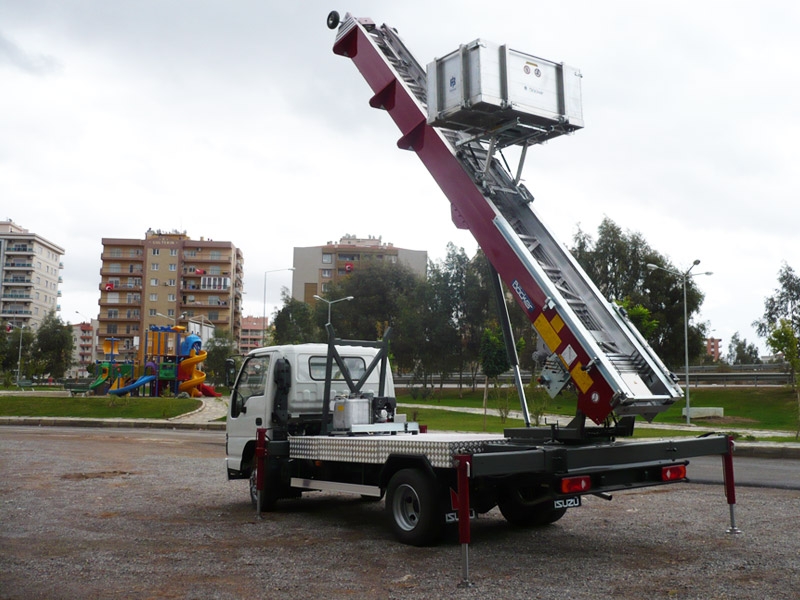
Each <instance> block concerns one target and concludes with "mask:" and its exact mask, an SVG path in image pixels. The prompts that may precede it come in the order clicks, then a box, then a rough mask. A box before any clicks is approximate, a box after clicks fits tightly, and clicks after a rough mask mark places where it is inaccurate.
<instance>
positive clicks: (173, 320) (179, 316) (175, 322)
mask: <svg viewBox="0 0 800 600" xmlns="http://www.w3.org/2000/svg"><path fill="white" fill-rule="evenodd" d="M156 315H157V316H159V317H164V318H165V319H172V326H173V327H174V326H175V325H177V324H178V320H179V319H182V318H183V317H185V316H186V313H185V312H182V313H181V314H179V315H178V316H177V317H170V316H169V315H165V314H164V313H160V312H157V313H156Z"/></svg>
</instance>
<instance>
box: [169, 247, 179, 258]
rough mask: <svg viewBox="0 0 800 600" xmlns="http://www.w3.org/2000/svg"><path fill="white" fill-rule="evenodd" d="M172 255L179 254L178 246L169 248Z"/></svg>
mask: <svg viewBox="0 0 800 600" xmlns="http://www.w3.org/2000/svg"><path fill="white" fill-rule="evenodd" d="M169 255H170V256H178V249H177V248H170V249H169Z"/></svg>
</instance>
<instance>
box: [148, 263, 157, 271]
mask: <svg viewBox="0 0 800 600" xmlns="http://www.w3.org/2000/svg"><path fill="white" fill-rule="evenodd" d="M150 270H151V271H158V263H153V264H151V265H150Z"/></svg>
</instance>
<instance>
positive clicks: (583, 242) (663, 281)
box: [572, 218, 706, 367]
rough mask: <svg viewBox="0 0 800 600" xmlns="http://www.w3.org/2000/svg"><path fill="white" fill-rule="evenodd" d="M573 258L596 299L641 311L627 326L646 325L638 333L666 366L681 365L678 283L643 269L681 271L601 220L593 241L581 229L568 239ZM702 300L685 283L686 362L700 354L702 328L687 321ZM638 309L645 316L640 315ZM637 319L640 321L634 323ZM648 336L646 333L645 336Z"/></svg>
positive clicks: (693, 286)
mask: <svg viewBox="0 0 800 600" xmlns="http://www.w3.org/2000/svg"><path fill="white" fill-rule="evenodd" d="M573 244H574V245H573V248H572V253H573V255H574V256H575V258H576V260H577V261H578V262H579V263H580V265H581V266H582V267H583V269H584V270H585V271H586V273H587V274H588V275H589V277H590V278H591V279H592V281H594V283H595V285H596V286H597V287H598V288H599V289H600V291H601V293H602V294H603V295H604V296H605V297H606V298H608V299H609V300H615V301H617V302H620V303H623V304H627V305H628V306H629V307H640V308H637V310H636V311H631V310H629V313H628V314H629V317H631V321H633V322H634V324H636V325H637V327H638V326H639V325H645V329H644V330H640V332H641V333H642V334H643V336H644V337H645V339H647V341H648V342H649V343H650V345H651V346H652V347H653V349H654V350H655V352H656V354H658V355H659V357H660V358H661V360H663V361H664V362H665V363H666V364H667V365H671V366H673V367H676V366H678V365H681V364H682V363H683V362H684V343H685V342H684V327H683V320H684V304H683V279H682V278H679V277H677V276H676V275H674V274H672V273H668V272H666V271H664V270H662V269H657V270H654V271H650V270H649V269H648V268H647V265H648V264H656V265H659V266H661V267H663V269H668V270H670V271H680V269H676V268H675V267H673V266H672V264H671V263H670V262H669V261H668V260H667V259H666V258H665V257H664V256H662V255H661V254H659V253H658V252H656V251H655V250H653V249H652V248H651V247H650V246H649V245H648V244H647V242H646V241H645V240H644V238H643V237H642V236H641V235H640V234H638V233H630V232H623V231H622V229H621V228H620V227H619V226H617V225H616V224H615V223H614V222H613V221H611V220H610V219H608V218H606V219H603V222H602V223H601V224H600V227H598V239H597V242H594V241H593V240H592V238H591V236H590V235H588V234H586V233H584V232H583V231H581V230H580V229H579V230H578V233H577V234H576V235H575V237H574V239H573ZM702 303H703V294H702V292H701V291H700V290H699V288H698V287H697V285H696V284H695V282H694V280H693V279H692V278H689V279H687V282H686V312H687V314H688V316H689V321H690V323H689V328H688V329H689V357H690V360H696V359H697V357H699V356H701V355H702V354H703V352H704V340H705V337H706V325H705V324H703V323H700V324H696V325H692V324H691V319H692V315H694V314H695V313H697V312H699V310H700V307H701V305H702ZM642 309H643V310H644V312H642ZM637 311H638V312H639V313H640V315H639V316H646V317H647V318H646V320H645V321H641V322H639V323H637V322H636V320H635V317H636V316H637ZM648 331H649V333H648Z"/></svg>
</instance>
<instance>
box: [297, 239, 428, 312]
mask: <svg viewBox="0 0 800 600" xmlns="http://www.w3.org/2000/svg"><path fill="white" fill-rule="evenodd" d="M373 261H383V262H386V263H389V264H398V263H402V264H405V265H406V266H407V267H409V268H410V269H411V270H412V271H413V272H414V273H416V274H418V275H419V276H420V277H425V276H426V275H427V271H428V253H427V252H426V251H424V250H406V249H404V248H398V247H396V246H394V245H393V244H390V243H384V242H383V241H382V240H381V238H380V237H372V236H370V237H367V238H358V237H356V236H353V235H344V236H343V237H342V238H341V239H340V240H339V241H338V242H328V243H326V244H325V245H324V246H309V247H302V248H295V249H294V262H293V266H294V274H293V276H292V297H293V298H294V299H295V300H299V301H301V302H314V295H315V294H318V295H320V296H322V295H324V294H325V292H327V291H328V288H329V286H330V285H331V284H332V283H334V282H335V281H337V280H338V279H340V278H342V277H346V276H347V275H349V274H350V273H352V272H354V271H355V270H357V269H360V268H363V267H365V266H367V265H369V264H370V262H373Z"/></svg>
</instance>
